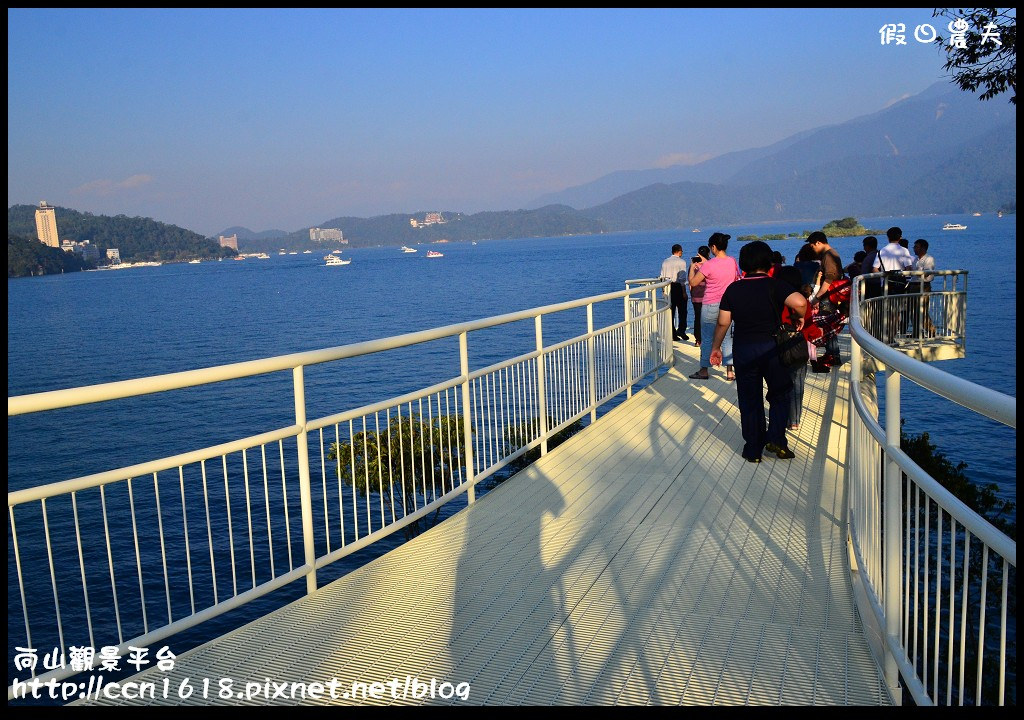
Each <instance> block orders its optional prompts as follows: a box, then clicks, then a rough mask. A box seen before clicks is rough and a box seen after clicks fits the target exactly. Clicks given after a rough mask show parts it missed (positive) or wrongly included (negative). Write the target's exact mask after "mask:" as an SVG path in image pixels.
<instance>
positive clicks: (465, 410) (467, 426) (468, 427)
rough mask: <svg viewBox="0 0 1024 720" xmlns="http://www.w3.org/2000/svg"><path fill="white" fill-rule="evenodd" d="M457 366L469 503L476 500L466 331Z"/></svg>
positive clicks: (460, 334) (462, 334) (463, 333)
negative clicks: (459, 379)
mask: <svg viewBox="0 0 1024 720" xmlns="http://www.w3.org/2000/svg"><path fill="white" fill-rule="evenodd" d="M459 368H460V373H461V374H462V442H463V444H464V446H465V449H464V450H463V454H464V457H465V458H466V483H467V484H468V485H469V489H468V490H467V491H466V497H467V499H468V501H469V502H470V503H473V502H476V488H475V487H474V474H473V417H472V415H471V414H470V408H469V395H470V393H469V341H468V338H467V333H465V332H462V333H459Z"/></svg>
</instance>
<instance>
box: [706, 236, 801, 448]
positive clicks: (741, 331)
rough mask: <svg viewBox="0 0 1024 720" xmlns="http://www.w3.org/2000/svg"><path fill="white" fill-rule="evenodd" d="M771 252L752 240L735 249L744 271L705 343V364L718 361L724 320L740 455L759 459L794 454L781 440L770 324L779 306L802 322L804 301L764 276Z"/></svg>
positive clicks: (778, 373) (781, 382)
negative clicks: (730, 342)
mask: <svg viewBox="0 0 1024 720" xmlns="http://www.w3.org/2000/svg"><path fill="white" fill-rule="evenodd" d="M771 266H772V251H771V248H770V247H768V245H767V243H764V242H761V241H760V240H755V241H754V242H750V243H747V244H746V245H744V246H743V248H742V249H741V250H740V270H742V271H743V272H744V273H745V274H744V276H743V278H742V279H741V280H739V281H738V282H734V283H732V284H731V285H730V286H729V287H728V288H727V289H726V291H725V294H724V295H723V296H722V302H721V305H720V306H719V312H718V325H717V326H716V327H715V337H714V340H713V341H712V345H711V364H712V365H721V363H722V340H723V338H724V337H725V333H726V331H727V330H728V329H729V325H730V324H734V325H733V327H734V330H733V361H734V364H735V366H736V396H737V405H738V406H739V410H740V428H741V430H742V433H743V457H744V458H746V459H747V461H748V462H761V453H762V452H763V451H764V450H767V451H768V452H771V453H774V454H775V455H776V457H779V458H781V459H783V460H786V459H789V458H792V457H795V455H794V454H793V452H792V451H791V450H790V449H789V444H788V442H787V441H786V424H787V423H788V420H789V392H790V389H791V388H792V381H791V380H790V376H789V370H788V369H787V368H786V367H785V366H784V365H783V364H782V362H781V361H780V360H779V353H778V351H777V349H776V346H775V335H774V334H775V329H776V328H777V327H778V326H779V323H780V321H781V320H780V314H781V312H782V308H783V307H784V306H785V307H788V308H789V309H790V316H791V317H794V318H796V321H797V322H798V323H799V324H802V323H803V318H804V314H805V313H806V312H807V300H806V299H805V298H804V296H803V295H801V294H800V293H799V292H796V291H794V290H793V288H792V287H791V286H790V285H789V284H788V283H785V282H782V281H781V280H777V279H775V278H772V277H769V276H768V270H769V269H770V268H771ZM763 384H767V386H768V393H767V399H768V423H767V427H765V413H764V401H765V397H766V396H765V395H764V394H763V393H762V387H763Z"/></svg>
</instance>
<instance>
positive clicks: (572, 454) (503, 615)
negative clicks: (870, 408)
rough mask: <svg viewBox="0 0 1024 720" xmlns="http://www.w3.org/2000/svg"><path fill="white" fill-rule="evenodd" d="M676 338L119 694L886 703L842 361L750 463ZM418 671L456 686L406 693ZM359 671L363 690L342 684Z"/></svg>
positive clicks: (724, 411) (726, 394) (726, 397)
mask: <svg viewBox="0 0 1024 720" xmlns="http://www.w3.org/2000/svg"><path fill="white" fill-rule="evenodd" d="M675 353H676V364H675V367H674V368H673V369H671V370H670V372H668V374H666V375H664V376H662V377H660V378H659V379H658V380H656V381H654V382H653V383H651V384H650V385H648V386H647V387H645V388H643V389H642V390H639V391H637V392H635V393H634V394H633V397H632V398H630V399H628V400H626V401H624V402H623V403H622V404H621V405H619V406H618V407H616V408H614V409H613V410H611V411H609V412H608V413H607V414H606V415H605V416H604V417H602V418H601V419H600V420H599V421H598V422H596V423H595V424H594V425H592V426H590V427H588V428H586V429H585V430H584V431H583V432H581V433H579V434H577V435H575V436H574V437H572V438H571V439H569V440H567V441H566V442H564V443H563V444H561V445H559V446H558V447H557V448H555V449H553V450H551V451H550V452H549V453H548V454H547V455H545V456H544V457H543V458H541V459H540V460H539V461H537V462H536V463H534V464H532V465H531V466H529V467H528V468H526V469H525V470H523V471H522V472H520V473H519V474H517V475H515V476H514V477H512V478H511V479H509V480H507V481H506V482H504V483H502V484H501V485H499V486H498V487H496V488H495V489H493V490H491V491H490V492H488V493H487V494H485V495H483V496H482V497H479V498H478V499H477V502H475V503H474V504H472V505H470V506H468V507H467V508H466V509H464V510H462V511H461V512H459V513H457V514H456V515H455V516H453V517H451V518H450V519H448V520H446V521H444V522H442V523H441V524H439V525H438V526H436V527H434V528H433V529H431V530H429V531H427V532H425V533H423V534H422V535H420V536H419V537H417V538H415V539H413V540H411V541H409V542H407V543H405V544H403V545H402V546H401V547H399V548H397V549H395V550H393V551H392V552H389V553H387V554H386V555H384V556H382V557H380V558H378V559H376V560H374V561H372V562H370V563H369V564H367V565H365V566H363V567H361V568H359V569H358V570H355V571H353V572H351V573H349V574H348V575H346V576H344V577H342V578H340V579H338V580H336V581H334V582H332V583H330V584H328V585H326V586H324V587H323V588H321V589H319V590H318V591H316V592H315V593H313V594H311V595H308V596H305V597H303V598H301V599H299V600H297V601H295V602H293V603H291V604H289V605H288V606H286V607H284V608H282V609H280V610H278V611H276V612H273V613H271V614H269V615H267V616H264V617H262V618H259V619H258V620H256V621H254V622H252V623H249V624H248V625H245V626H243V627H241V628H239V629H238V630H236V631H234V632H232V633H230V634H228V635H225V636H223V637H220V638H218V639H215V640H213V641H211V642H208V643H206V644H204V645H202V646H200V647H197V648H195V649H193V650H191V651H189V652H187V653H183V654H181V655H180V656H179V657H178V659H177V661H176V666H175V668H174V670H173V671H171V672H170V673H162V672H160V671H158V670H156V669H153V670H149V671H147V672H144V673H141V674H140V675H137V676H135V677H133V678H132V680H135V681H154V682H159V683H162V682H163V679H164V678H168V679H169V681H170V686H171V688H176V687H178V685H179V684H180V683H181V681H182V680H183V679H185V678H188V679H189V683H190V684H191V686H192V687H193V688H196V689H197V692H196V693H195V694H194V695H193V696H192V697H191V698H190V699H188V700H183V699H181V698H179V697H172V698H170V699H167V700H164V699H161V698H159V697H158V698H157V699H153V700H150V699H144V700H135V701H131V702H129V701H124V700H122V701H119V702H121V703H124V704H132V705H136V704H140V703H150V704H164V703H167V704H183V703H186V702H190V703H195V704H204V705H208V704H224V705H265V704H274V705H281V704H285V705H288V704H294V705H298V704H334V703H340V704H361V705H362V704H421V703H428V704H456V705H459V704H474V705H475V704H488V705H518V704H527V705H549V704H554V705H561V704H566V705H570V704H571V705H581V704H582V705H585V704H590V705H605V704H622V705H647V704H650V705H677V704H683V705H748V704H749V705H885V704H889V703H890V698H889V695H888V693H887V691H886V688H885V685H884V682H883V679H882V676H881V673H880V672H879V669H878V667H877V665H876V663H875V661H874V659H873V657H872V655H871V653H870V651H869V647H868V640H867V637H866V634H865V628H864V626H863V625H862V622H861V618H860V616H859V615H858V611H857V609H856V607H855V603H854V596H853V589H852V587H851V580H850V572H849V557H848V547H847V542H846V528H845V522H844V518H845V512H844V508H845V494H846V485H845V463H846V454H847V435H848V432H847V431H848V423H847V413H848V408H849V398H848V392H849V383H848V377H847V375H848V370H849V364H847V365H844V366H843V368H841V369H839V370H836V371H833V372H832V373H830V374H813V373H810V372H809V373H808V375H807V386H806V391H805V399H804V408H805V409H804V414H803V418H802V424H801V428H800V430H799V431H798V432H791V433H790V438H791V448H792V449H793V450H794V452H795V453H796V458H795V459H793V460H776V459H773V456H770V455H766V456H765V459H764V461H763V462H762V463H761V464H757V465H755V464H751V463H747V462H745V461H744V459H743V458H742V457H740V454H739V449H740V446H741V444H742V441H741V438H740V427H739V413H738V410H737V408H736V402H735V392H736V391H735V386H734V384H733V383H728V382H726V381H725V380H724V373H723V372H722V370H721V368H716V369H713V371H712V379H711V380H708V381H706V382H702V381H695V380H689V379H687V377H686V376H687V374H688V373H690V372H692V371H693V370H694V369H695V367H696V365H697V362H698V360H697V349H696V348H694V347H692V345H686V346H685V347H684V344H682V343H676V345H675ZM204 678H209V680H210V692H209V696H208V697H206V698H203V697H201V696H200V693H199V692H198V689H199V688H200V687H201V686H202V682H203V679H204ZM225 678H228V679H231V680H232V681H233V686H232V687H233V691H234V693H244V692H245V684H246V683H247V682H252V683H260V684H263V683H265V682H266V681H267V680H268V679H269V680H271V681H273V682H274V683H279V684H280V683H285V682H287V683H289V684H290V683H302V684H304V685H305V686H306V687H308V686H309V685H310V684H311V683H314V682H319V683H323V684H324V685H327V684H328V683H330V682H331V681H332V679H334V680H336V681H337V683H336V685H335V687H336V688H337V695H338V697H336V698H334V699H332V698H331V697H330V696H329V694H327V693H325V694H324V696H323V697H321V698H319V699H310V698H306V699H305V700H302V699H301V698H299V697H294V698H293V697H290V696H289V697H285V698H282V697H277V698H273V699H271V698H267V697H266V696H265V694H263V693H262V691H261V692H260V694H259V695H257V696H255V697H252V698H250V699H245V698H239V697H238V696H237V695H236V696H235V697H232V698H230V699H224V698H221V697H219V695H218V690H219V685H218V684H219V683H220V681H221V680H222V679H225ZM412 678H415V679H416V680H418V681H419V682H420V683H425V684H426V685H429V684H430V682H431V680H432V679H436V687H437V688H440V687H441V684H442V683H450V684H451V685H450V686H449V688H450V687H451V686H458V684H459V683H468V686H469V689H468V696H467V698H466V699H465V700H463V699H462V698H461V697H460V696H459V695H455V696H453V697H449V698H447V699H445V698H441V697H439V696H438V695H435V696H434V697H433V698H432V697H431V696H430V694H429V692H428V693H426V694H425V696H423V697H419V698H416V697H412V696H411V695H410V694H409V693H408V692H407V687H408V680H409V679H412ZM393 680H397V683H395V682H393ZM375 682H378V683H383V687H384V688H385V689H384V691H383V692H381V693H378V694H379V697H378V698H373V697H370V696H366V697H363V696H361V695H359V696H357V697H352V696H351V695H352V685H353V683H363V684H365V685H366V686H370V684H371V683H375ZM419 687H420V690H421V691H422V686H419ZM463 687H465V686H463ZM378 690H379V688H378ZM290 692H291V690H289V693H290ZM447 692H448V693H449V694H451V690H447ZM346 693H347V694H348V695H349V697H344V695H345V694H346ZM114 703H115V701H113V700H104V701H103V702H102V703H95V704H114Z"/></svg>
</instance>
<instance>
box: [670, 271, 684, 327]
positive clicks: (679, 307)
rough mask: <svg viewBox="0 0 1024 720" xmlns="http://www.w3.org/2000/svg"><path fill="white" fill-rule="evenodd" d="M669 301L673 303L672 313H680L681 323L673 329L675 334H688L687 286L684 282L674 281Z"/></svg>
mask: <svg viewBox="0 0 1024 720" xmlns="http://www.w3.org/2000/svg"><path fill="white" fill-rule="evenodd" d="M670 287H671V288H672V291H671V293H669V301H670V302H671V304H672V315H673V317H674V316H675V315H679V325H677V326H674V327H673V329H672V334H673V336H676V335H678V336H679V337H682V336H683V335H685V334H686V288H684V287H683V284H682V283H677V282H674V283H672V285H671V286H670Z"/></svg>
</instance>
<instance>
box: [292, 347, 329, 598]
mask: <svg viewBox="0 0 1024 720" xmlns="http://www.w3.org/2000/svg"><path fill="white" fill-rule="evenodd" d="M302 369H303V368H302V365H299V366H298V367H297V368H294V369H293V370H292V378H293V380H294V383H295V424H296V425H298V426H299V434H298V435H296V436H295V445H296V446H297V451H298V453H299V458H298V459H299V508H300V514H301V516H302V552H303V558H304V561H305V563H306V565H307V566H308V567H309V572H307V573H306V592H307V593H312V592H313V591H314V590H316V549H315V547H314V545H313V495H312V492H311V490H310V486H309V443H308V440H307V435H306V385H305V381H304V380H303V376H302ZM324 530H325V531H327V532H330V528H324Z"/></svg>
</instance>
